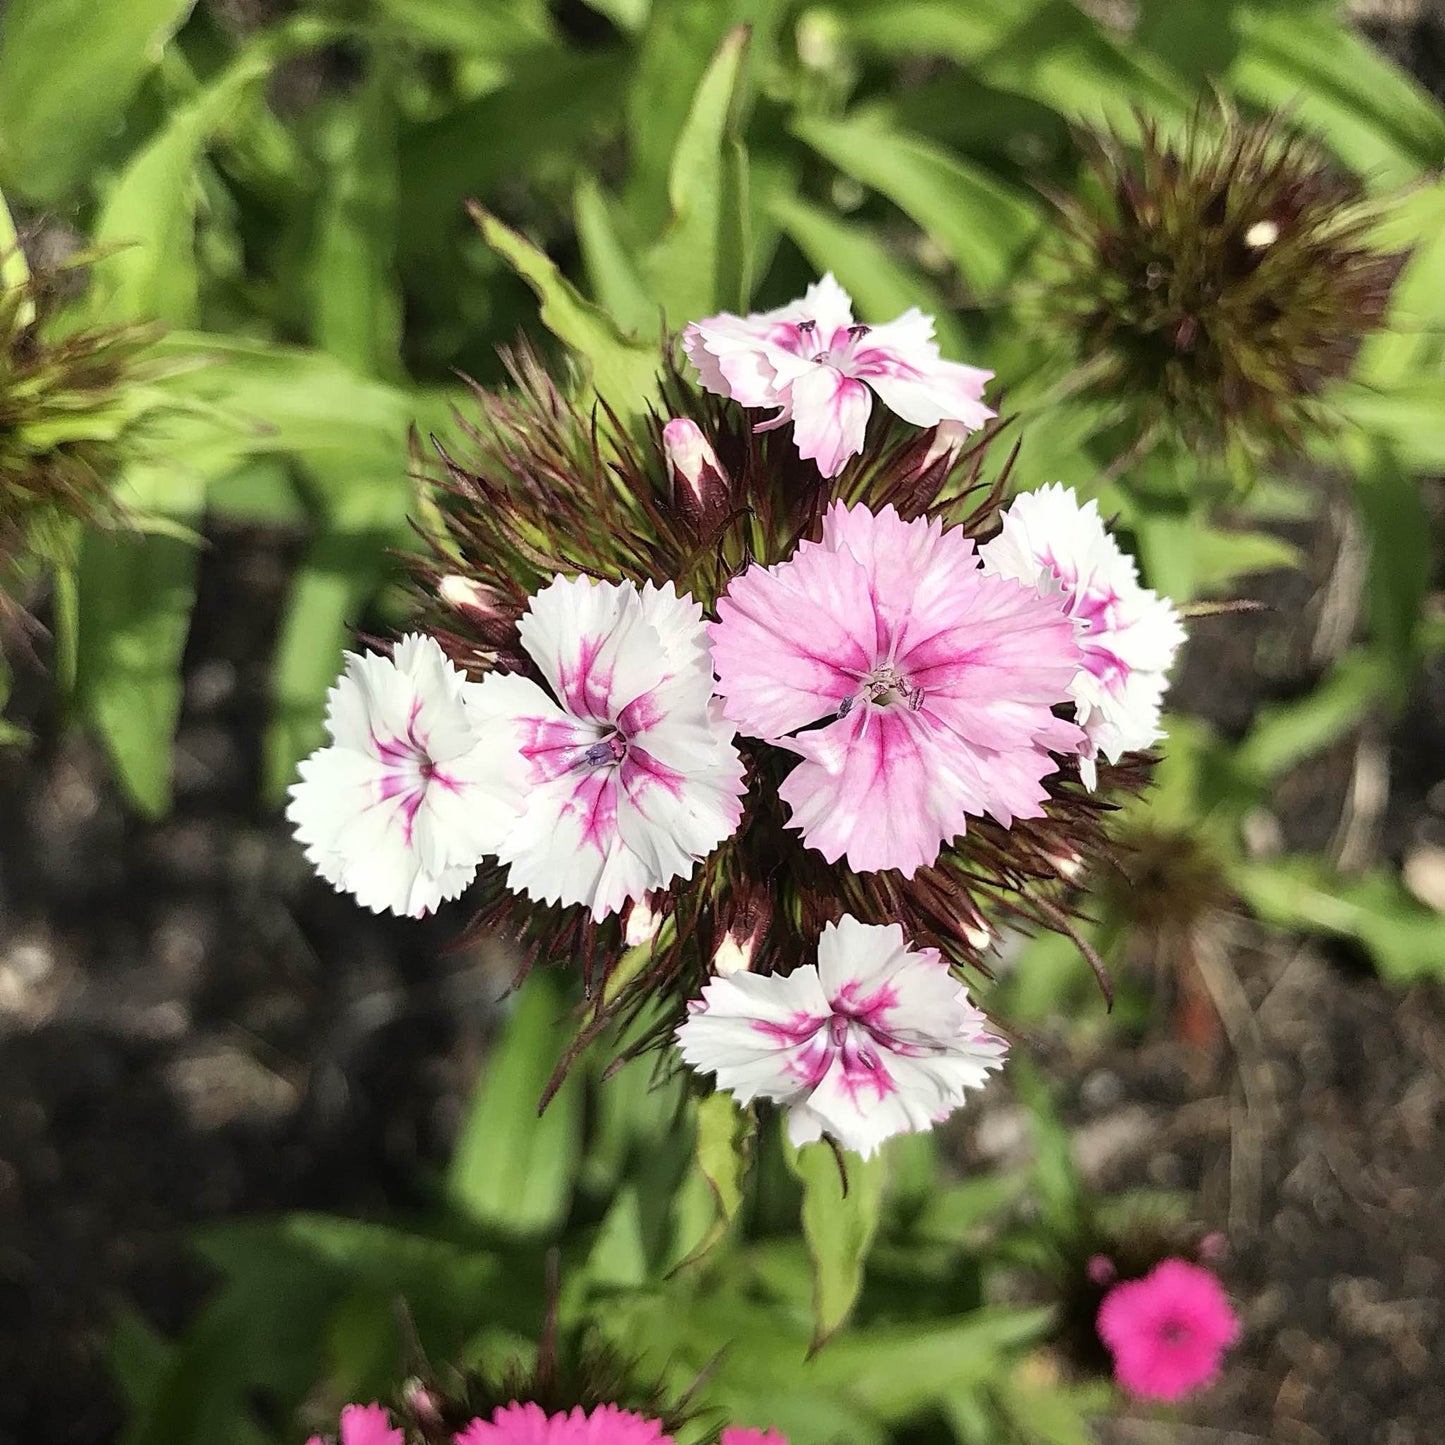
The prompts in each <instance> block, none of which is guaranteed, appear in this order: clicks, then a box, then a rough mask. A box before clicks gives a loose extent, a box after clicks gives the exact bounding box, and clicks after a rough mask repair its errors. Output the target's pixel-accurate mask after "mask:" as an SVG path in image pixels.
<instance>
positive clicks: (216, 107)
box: [92, 7, 323, 326]
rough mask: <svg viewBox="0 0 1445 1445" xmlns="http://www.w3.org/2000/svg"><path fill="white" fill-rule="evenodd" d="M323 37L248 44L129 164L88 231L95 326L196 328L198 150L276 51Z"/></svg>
mask: <svg viewBox="0 0 1445 1445" xmlns="http://www.w3.org/2000/svg"><path fill="white" fill-rule="evenodd" d="M99 8H106V7H99ZM122 8H123V7H122ZM322 33H323V32H320V31H316V30H313V29H311V28H308V27H304V26H297V27H286V28H285V29H284V30H278V31H275V32H272V33H270V34H268V35H265V36H262V37H260V38H259V39H257V40H255V41H253V42H252V43H251V44H250V45H248V46H247V47H246V49H245V50H243V51H242V52H241V53H240V54H239V55H238V56H237V57H236V59H235V60H234V61H232V63H231V64H230V65H229V66H228V67H227V68H226V69H225V70H224V71H222V73H221V74H220V75H219V76H218V77H217V78H216V79H215V80H214V81H212V82H211V84H210V85H208V86H206V87H205V89H204V90H202V91H201V92H200V93H199V94H198V95H197V96H196V97H195V98H194V99H192V100H190V101H187V102H186V103H185V104H184V105H181V106H180V107H179V108H178V109H177V110H176V111H174V112H173V113H172V115H171V116H170V117H169V119H168V120H167V121H166V123H165V125H163V126H162V127H161V129H160V130H159V131H158V132H157V133H156V135H155V136H154V137H152V138H151V140H149V141H148V142H147V143H146V145H145V146H144V147H142V149H141V150H140V151H139V152H138V153H137V154H136V155H135V156H134V157H133V158H132V159H131V161H130V163H129V164H128V165H127V166H126V168H125V170H124V171H123V172H122V173H121V174H120V176H119V177H118V178H117V180H116V181H115V183H114V185H113V186H112V187H111V188H110V190H109V192H108V193H107V195H106V198H105V204H104V206H103V207H102V208H101V212H100V217H99V219H98V220H97V222H96V226H95V233H94V238H93V239H94V241H95V244H96V246H97V247H98V248H100V249H102V250H106V251H108V254H105V255H102V257H101V259H100V260H98V261H97V262H96V264H95V268H94V277H95V284H94V288H93V292H92V296H93V304H94V307H95V310H96V313H97V316H98V318H99V319H100V320H103V321H132V320H160V321H168V322H170V323H172V324H173V325H176V326H193V325H194V324H195V322H196V319H197V312H198V304H199V291H200V270H199V267H198V265H197V261H196V205H197V196H198V194H199V189H200V185H199V179H198V177H197V175H196V169H197V166H198V164H199V162H200V159H201V155H202V152H203V150H204V148H205V146H206V144H207V142H208V141H209V140H210V139H211V137H212V136H213V135H214V134H215V132H216V131H217V130H218V129H219V128H220V127H221V126H222V125H223V124H224V123H225V122H226V120H227V119H228V117H229V116H230V115H231V113H232V111H233V110H234V109H235V108H236V107H237V106H238V105H239V103H240V101H241V99H242V97H243V96H244V94H245V92H246V91H247V89H248V88H249V87H251V86H253V85H256V84H258V83H259V82H260V81H261V80H263V79H264V78H265V77H266V76H267V75H268V74H269V73H270V71H271V68H272V66H273V65H274V64H275V63H276V60H277V59H278V58H279V56H280V55H281V54H283V53H285V52H286V51H288V50H289V49H292V48H295V47H298V46H299V47H303V48H304V47H305V46H306V45H309V44H312V43H315V42H316V40H317V38H318V37H319V36H320V35H321V34H322Z"/></svg>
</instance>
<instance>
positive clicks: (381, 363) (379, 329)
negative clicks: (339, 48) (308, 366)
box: [306, 57, 401, 377]
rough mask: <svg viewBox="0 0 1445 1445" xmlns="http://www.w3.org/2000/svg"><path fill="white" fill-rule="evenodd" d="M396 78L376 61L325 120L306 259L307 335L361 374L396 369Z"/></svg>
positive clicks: (390, 372)
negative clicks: (312, 232) (318, 186)
mask: <svg viewBox="0 0 1445 1445" xmlns="http://www.w3.org/2000/svg"><path fill="white" fill-rule="evenodd" d="M394 85H395V77H394V75H393V74H392V70H391V67H390V66H389V65H387V64H386V63H385V61H384V59H382V58H381V57H378V58H377V59H376V60H375V61H374V62H373V65H372V69H371V71H370V73H369V74H368V76H367V79H366V83H365V85H364V86H363V87H362V88H361V90H360V91H359V92H357V93H356V94H355V95H354V96H352V97H351V98H350V99H349V100H348V101H347V103H346V104H345V105H344V106H343V107H342V108H341V109H340V110H339V111H337V112H335V113H334V114H333V116H332V124H331V126H330V127H329V131H328V133H327V134H326V136H325V144H324V146H323V154H324V162H325V164H324V168H323V170H322V185H321V194H320V196H319V197H318V198H317V203H316V220H315V237H314V239H313V241H312V246H311V254H310V256H309V258H308V260H307V265H306V275H307V277H308V279H309V281H310V284H311V298H310V300H311V336H312V339H313V340H314V341H315V343H316V344H317V345H318V346H319V347H321V348H322V350H324V351H329V352H330V353H331V354H332V355H333V356H336V357H338V358H339V359H340V360H341V361H344V362H345V363H346V364H347V365H348V366H350V367H351V368H352V370H353V371H355V372H357V373H358V374H359V375H362V376H380V377H393V376H396V375H397V374H398V373H399V371H400V370H401V365H400V360H399V350H400V346H401V296H400V293H399V291H398V288H397V283H396V277H395V274H394V270H393V263H394V259H395V254H396V228H397V158H396V115H395V104H394V101H393V98H392V93H393V88H394Z"/></svg>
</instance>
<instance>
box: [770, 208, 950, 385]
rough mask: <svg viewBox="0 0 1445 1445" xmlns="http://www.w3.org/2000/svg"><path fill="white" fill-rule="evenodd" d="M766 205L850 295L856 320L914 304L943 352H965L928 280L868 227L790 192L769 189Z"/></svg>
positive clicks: (890, 314)
mask: <svg viewBox="0 0 1445 1445" xmlns="http://www.w3.org/2000/svg"><path fill="white" fill-rule="evenodd" d="M768 209H769V210H770V211H771V213H772V215H773V217H774V219H776V221H777V223H778V225H780V226H781V227H782V228H783V230H784V232H785V233H786V234H787V235H788V237H789V238H790V239H791V240H792V242H793V244H794V245H795V246H797V248H798V249H799V250H800V251H801V252H802V253H803V254H804V255H805V256H806V257H807V258H808V260H809V261H810V262H812V265H813V269H814V270H815V271H816V272H817V273H818V274H819V275H820V276H821V275H822V274H823V272H825V271H832V273H833V274H834V276H836V277H837V278H838V282H839V284H840V285H841V286H842V287H843V289H844V290H845V291H846V292H847V293H848V294H849V295H850V296H851V297H852V298H853V301H854V304H855V305H856V307H857V310H858V315H859V317H860V318H861V319H862V320H865V321H869V322H871V323H873V324H874V325H879V324H881V323H882V322H885V321H892V320H893V318H894V317H895V316H900V315H902V313H903V312H905V311H906V310H907V309H908V308H909V307H910V306H917V307H919V308H920V309H921V310H923V311H925V312H927V313H928V315H930V316H932V317H933V329H934V333H935V335H936V336H937V337H938V344H939V347H940V349H941V350H942V351H943V354H944V355H945V356H948V357H950V358H952V359H953V360H955V361H959V360H962V359H963V358H964V357H965V356H967V354H968V351H967V349H966V347H965V345H964V338H963V329H962V328H961V327H960V326H959V325H958V324H957V323H956V322H955V320H954V318H953V317H952V316H951V315H949V312H948V305H947V303H946V302H945V301H944V299H943V297H942V296H941V295H940V294H939V293H938V291H937V289H936V288H935V287H934V286H933V283H932V282H930V281H929V280H927V279H926V278H925V277H924V276H922V275H921V274H920V273H919V272H917V271H916V270H914V268H913V267H911V266H908V265H905V264H904V263H903V262H902V261H900V260H899V259H898V257H897V254H896V250H895V248H892V247H890V246H887V245H885V244H884V243H883V242H882V241H881V240H879V239H878V237H877V236H875V235H874V234H873V233H872V232H871V231H869V230H867V229H865V228H864V227H863V226H860V225H858V224H856V223H855V222H851V221H840V220H839V219H838V218H837V217H836V216H834V215H833V214H832V213H831V212H830V211H825V210H823V209H821V208H820V207H818V206H813V205H810V204H809V203H808V202H807V201H804V200H800V199H799V198H798V197H797V196H795V195H791V194H783V193H775V194H774V195H772V196H771V197H770V198H769V202H768Z"/></svg>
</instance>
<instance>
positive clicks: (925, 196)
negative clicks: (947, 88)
mask: <svg viewBox="0 0 1445 1445" xmlns="http://www.w3.org/2000/svg"><path fill="white" fill-rule="evenodd" d="M793 129H794V132H795V133H796V134H797V135H798V136H799V138H800V139H802V140H803V141H805V142H806V143H807V144H808V145H810V146H811V147H812V148H813V149H814V150H816V151H817V152H818V153H819V154H820V155H821V156H823V157H824V158H825V159H827V160H829V161H831V162H832V163H833V164H834V165H835V166H837V167H838V169H839V170H841V171H845V172H846V173H847V174H848V175H850V176H852V177H853V178H854V179H855V180H858V181H861V182H862V183H863V184H864V185H866V186H871V187H872V188H873V189H874V190H876V191H879V192H881V193H882V194H883V195H885V196H887V197H888V199H889V200H891V201H892V202H893V203H894V204H895V205H896V206H897V207H898V208H899V209H900V210H901V211H903V212H905V213H906V214H907V215H908V216H910V217H911V218H912V219H913V220H914V221H915V222H916V223H917V224H918V225H919V226H920V227H921V228H922V229H923V230H924V231H925V232H926V233H927V234H928V235H929V236H930V237H932V239H933V240H935V241H936V242H937V243H938V244H939V245H940V246H941V247H942V248H943V250H944V251H945V252H946V253H947V255H948V256H949V258H950V259H951V260H952V261H953V263H954V265H956V266H957V267H958V269H959V272H960V274H961V275H962V276H963V277H964V279H965V280H966V281H967V282H968V283H969V285H970V286H971V287H972V288H973V290H974V291H975V292H976V293H977V294H978V295H980V296H984V297H987V296H991V295H993V294H995V293H997V292H998V291H999V290H1001V289H1002V287H1003V286H1004V285H1005V284H1006V283H1007V282H1008V281H1009V280H1010V279H1012V277H1013V275H1014V273H1015V272H1016V270H1017V269H1018V265H1019V262H1020V261H1021V260H1022V259H1023V257H1024V256H1025V255H1026V254H1027V252H1028V251H1029V249H1030V248H1031V247H1032V246H1033V243H1034V241H1035V239H1036V237H1037V235H1038V231H1039V216H1038V213H1037V211H1036V209H1035V207H1034V206H1033V205H1032V204H1030V202H1028V201H1026V200H1025V199H1024V198H1023V197H1022V196H1021V195H1020V194H1019V193H1018V192H1017V191H1015V190H1013V189H1011V188H1010V187H1008V186H1005V185H1003V184H1002V183H1001V182H1000V181H997V180H995V179H994V178H993V177H992V176H991V175H989V174H988V173H987V172H986V171H984V170H982V169H981V168H979V167H977V166H974V165H971V164H970V163H969V162H967V161H964V160H961V159H960V158H959V157H957V156H954V155H950V154H949V153H948V152H947V151H944V150H942V149H941V148H939V147H938V146H935V145H931V144H930V143H929V142H927V141H924V140H920V139H918V138H917V137H916V136H910V135H907V134H906V133H904V132H902V131H895V130H890V129H888V128H886V127H885V126H883V125H881V124H880V123H879V122H878V121H876V120H870V119H867V118H864V119H845V120H824V119H806V118H805V119H799V120H797V121H795V122H794V124H793Z"/></svg>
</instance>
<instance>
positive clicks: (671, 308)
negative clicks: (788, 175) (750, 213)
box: [643, 27, 748, 326]
mask: <svg viewBox="0 0 1445 1445" xmlns="http://www.w3.org/2000/svg"><path fill="white" fill-rule="evenodd" d="M747 49H748V31H747V30H746V29H745V28H742V27H739V28H738V29H736V30H734V31H732V32H731V33H730V34H729V35H728V36H727V38H726V39H725V40H724V41H723V43H722V45H721V46H719V48H718V51H717V54H716V55H715V56H714V57H713V59H712V61H711V63H710V64H709V65H708V68H707V69H706V70H705V71H704V72H703V76H702V79H701V81H700V82H699V83H698V87H697V93H696V95H694V97H693V101H692V105H691V107H690V109H689V110H688V114H687V120H686V121H685V122H684V124H683V127H682V131H681V133H680V134H679V135H678V138H677V146H676V148H675V149H674V151H673V153H672V162H671V165H670V167H669V170H668V180H667V195H668V203H669V205H670V207H671V213H672V214H671V219H670V221H669V223H668V225H667V228H666V229H665V231H664V232H663V235H662V238H661V240H660V241H659V242H658V243H657V245H656V246H655V247H653V249H652V250H651V251H650V252H649V253H648V255H647V256H646V257H645V258H644V260H643V269H644V273H645V275H646V277H647V280H648V283H649V289H650V290H651V292H652V294H653V295H654V296H655V297H656V299H657V303H658V304H659V305H661V307H662V308H663V311H664V313H665V314H666V316H667V319H668V321H669V322H670V323H671V324H672V325H673V326H681V325H682V324H683V323H684V322H686V321H688V320H690V319H694V318H696V317H699V316H707V315H710V314H711V313H712V312H714V311H716V310H717V309H718V308H719V307H722V306H741V305H743V304H744V297H743V295H742V292H743V290H744V279H743V278H744V277H745V276H746V272H747V264H746V258H745V250H746V246H747V240H748V226H747V198H746V195H745V194H740V193H739V187H740V186H741V185H742V184H744V183H745V179H746V166H745V165H739V164H738V159H737V155H736V147H737V146H738V139H737V129H738V116H739V111H740V107H741V102H742V96H741V91H740V84H739V82H740V79H741V76H742V74H743V64H744V60H745V59H746V56H747ZM730 152H733V154H731V155H730Z"/></svg>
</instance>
